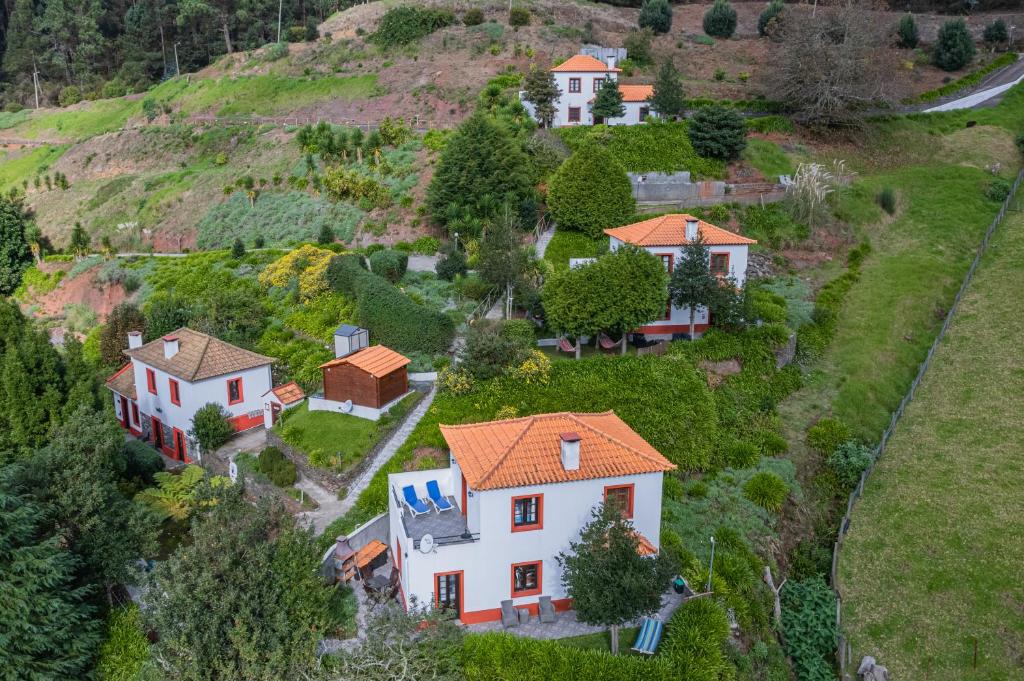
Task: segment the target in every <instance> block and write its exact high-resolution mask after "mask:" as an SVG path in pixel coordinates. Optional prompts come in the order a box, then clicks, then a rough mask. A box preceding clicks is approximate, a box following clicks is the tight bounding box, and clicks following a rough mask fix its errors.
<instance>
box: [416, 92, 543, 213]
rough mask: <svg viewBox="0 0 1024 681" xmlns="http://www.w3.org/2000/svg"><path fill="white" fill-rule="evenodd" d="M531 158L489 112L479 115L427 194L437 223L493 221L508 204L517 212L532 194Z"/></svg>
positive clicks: (461, 132) (451, 144) (450, 148)
mask: <svg viewBox="0 0 1024 681" xmlns="http://www.w3.org/2000/svg"><path fill="white" fill-rule="evenodd" d="M530 189H531V187H530V180H529V168H528V164H527V159H526V155H525V154H524V153H523V151H522V149H521V148H520V145H519V144H518V143H517V142H516V141H515V140H514V139H513V138H512V136H511V135H510V134H509V132H508V130H507V129H506V128H505V127H504V126H503V125H502V124H500V123H498V122H497V121H495V120H494V119H493V118H491V117H490V116H488V115H487V114H484V113H480V112H477V113H474V114H473V115H472V116H470V117H469V118H467V119H466V120H465V121H464V122H463V123H462V125H460V126H459V128H458V129H457V130H456V131H455V134H454V135H452V138H451V139H450V140H449V141H448V144H447V145H446V146H445V149H444V152H442V154H441V159H440V161H438V164H437V171H436V172H435V173H434V178H433V179H432V180H431V182H430V186H429V187H428V189H427V208H428V209H429V210H430V214H431V216H432V217H433V219H434V221H435V222H437V223H438V224H441V225H447V224H449V223H450V222H452V221H454V220H457V219H459V218H466V217H471V218H492V217H495V216H496V215H497V214H498V212H499V211H500V209H501V206H502V205H503V204H510V205H512V206H514V207H516V208H518V207H519V204H520V203H521V202H522V201H523V199H525V198H526V197H527V196H528V195H529V194H530Z"/></svg>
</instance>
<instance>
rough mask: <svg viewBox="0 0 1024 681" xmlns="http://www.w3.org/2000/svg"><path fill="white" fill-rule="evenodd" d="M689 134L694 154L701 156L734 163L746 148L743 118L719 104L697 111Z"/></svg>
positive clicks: (745, 131)
mask: <svg viewBox="0 0 1024 681" xmlns="http://www.w3.org/2000/svg"><path fill="white" fill-rule="evenodd" d="M688 132H689V134H690V142H692V143H693V149H694V151H696V152H697V153H698V154H700V155H701V156H708V157H711V158H720V159H722V160H725V161H734V160H736V159H737V158H739V157H740V154H741V153H743V150H744V149H746V147H747V123H746V121H744V120H743V116H741V115H740V113H739V112H738V111H736V110H735V109H730V108H726V107H724V106H721V105H719V104H713V105H711V106H705V107H701V108H700V109H698V110H697V113H695V114H694V115H693V118H692V119H691V120H690V127H689V130H688Z"/></svg>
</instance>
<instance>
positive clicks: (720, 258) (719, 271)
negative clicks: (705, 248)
mask: <svg viewBox="0 0 1024 681" xmlns="http://www.w3.org/2000/svg"><path fill="white" fill-rule="evenodd" d="M711 274H714V275H715V276H718V277H724V276H727V275H728V274H729V254H728V253H712V254H711Z"/></svg>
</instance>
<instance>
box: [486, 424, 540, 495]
mask: <svg viewBox="0 0 1024 681" xmlns="http://www.w3.org/2000/svg"><path fill="white" fill-rule="evenodd" d="M537 416H538V415H537V414H534V415H532V416H527V417H525V420H526V421H527V423H526V424H525V425H524V426H523V429H522V430H521V431H519V434H518V435H516V436H515V438H513V439H512V442H510V443H509V445H508V447H506V448H505V451H504V452H502V453H501V456H499V457H498V458H497V459H496V460H495V461H494V465H493V466H491V467H490V469H488V470H487V471H485V472H484V474H483V475H482V476H480V482H481V483H484V482H487V479H488V478H490V477H491V476H492V475H494V472H495V471H496V470H498V467H499V466H500V465H501V464H503V463H504V462H505V459H507V458H508V456H509V454H511V453H512V450H513V449H515V446H516V445H517V444H519V443H520V442H521V441H522V439H523V436H524V435H526V433H527V432H529V430H530V428H532V427H533V425H534V424H535V423H536V422H537ZM490 423H494V421H491V422H490ZM498 423H500V421H498Z"/></svg>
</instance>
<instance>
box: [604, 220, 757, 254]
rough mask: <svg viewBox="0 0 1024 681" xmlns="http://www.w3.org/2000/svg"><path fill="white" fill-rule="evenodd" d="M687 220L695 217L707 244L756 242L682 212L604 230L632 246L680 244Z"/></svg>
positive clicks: (682, 240)
mask: <svg viewBox="0 0 1024 681" xmlns="http://www.w3.org/2000/svg"><path fill="white" fill-rule="evenodd" d="M687 220H697V222H698V226H697V229H698V230H699V231H700V235H701V237H703V239H704V243H705V244H707V245H708V246H742V245H745V244H756V243H757V241H755V240H754V239H748V238H747V237H745V236H740V235H739V234H736V233H734V232H730V231H729V230H727V229H722V228H721V227H716V226H715V225H713V224H711V223H710V222H704V221H703V220H699V219H698V218H695V217H694V216H692V215H688V214H686V213H670V214H669V215H662V216H661V217H656V218H651V219H650V220H644V221H642V222H634V223H633V224H631V225H623V226H622V227H615V228H613V229H606V230H604V233H605V234H607V235H608V236H612V237H615V238H616V239H619V240H620V241H624V242H626V243H627V244H634V245H636V246H684V245H686V243H687V240H686V221H687Z"/></svg>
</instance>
